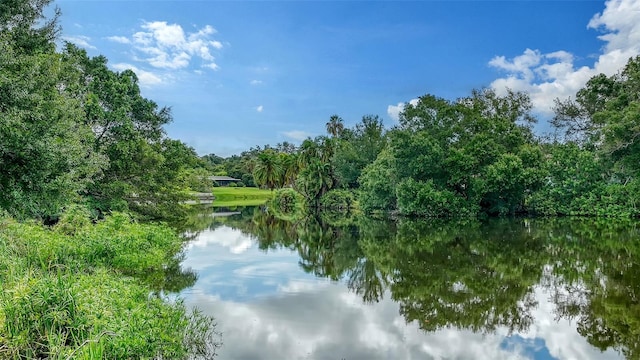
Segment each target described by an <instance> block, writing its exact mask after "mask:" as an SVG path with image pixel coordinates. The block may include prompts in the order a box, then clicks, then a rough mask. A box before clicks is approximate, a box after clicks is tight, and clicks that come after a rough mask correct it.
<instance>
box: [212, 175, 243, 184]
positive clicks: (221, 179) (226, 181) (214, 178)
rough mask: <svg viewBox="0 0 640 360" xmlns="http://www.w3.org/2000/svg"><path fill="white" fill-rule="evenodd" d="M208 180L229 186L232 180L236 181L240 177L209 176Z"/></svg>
mask: <svg viewBox="0 0 640 360" xmlns="http://www.w3.org/2000/svg"><path fill="white" fill-rule="evenodd" d="M209 180H211V181H215V182H216V183H217V184H218V185H220V186H229V184H231V183H232V182H233V183H235V182H238V181H240V179H236V178H232V177H230V176H209Z"/></svg>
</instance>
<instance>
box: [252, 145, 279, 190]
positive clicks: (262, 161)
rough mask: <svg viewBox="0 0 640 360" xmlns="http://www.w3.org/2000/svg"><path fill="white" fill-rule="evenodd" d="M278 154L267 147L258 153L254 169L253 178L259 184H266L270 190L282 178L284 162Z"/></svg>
mask: <svg viewBox="0 0 640 360" xmlns="http://www.w3.org/2000/svg"><path fill="white" fill-rule="evenodd" d="M279 160H280V158H279V157H278V154H277V153H276V152H275V151H273V150H272V149H267V150H265V151H263V152H261V153H260V154H259V155H258V159H257V162H256V164H255V167H254V169H253V178H254V180H255V182H256V184H257V185H258V186H266V187H267V188H268V189H269V190H273V189H275V188H276V187H277V186H278V185H279V184H280V182H281V179H282V164H281V163H280V161H279Z"/></svg>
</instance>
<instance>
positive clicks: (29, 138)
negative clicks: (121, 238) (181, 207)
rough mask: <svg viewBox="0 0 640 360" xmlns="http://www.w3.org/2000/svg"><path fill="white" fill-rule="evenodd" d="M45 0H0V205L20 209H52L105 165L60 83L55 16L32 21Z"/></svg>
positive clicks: (46, 214) (33, 212) (49, 212)
mask: <svg viewBox="0 0 640 360" xmlns="http://www.w3.org/2000/svg"><path fill="white" fill-rule="evenodd" d="M48 3H49V1H18V0H11V1H8V2H2V4H0V10H1V11H0V169H2V171H1V172H0V208H2V209H5V210H7V211H9V213H11V214H12V215H14V216H18V217H36V218H51V217H55V216H56V215H57V214H58V213H59V212H60V210H61V209H62V207H63V206H65V205H66V204H68V203H70V202H73V201H78V194H79V193H81V192H83V191H84V190H86V189H87V187H88V186H90V184H91V182H92V181H93V178H94V177H95V176H96V175H98V174H99V173H100V171H101V170H102V169H103V168H104V167H105V165H106V162H105V158H104V157H103V156H101V155H100V154H98V153H97V152H95V151H94V149H93V147H92V146H91V144H92V139H93V134H92V132H91V129H90V128H89V127H88V126H87V125H86V124H84V123H83V121H82V117H83V113H82V105H81V102H79V101H77V100H76V99H74V98H72V97H70V96H68V94H67V93H65V92H64V91H62V90H61V89H64V86H65V80H66V79H67V77H68V75H69V74H68V73H67V72H66V70H67V69H66V68H65V67H64V66H63V59H62V58H61V56H60V55H59V54H56V53H55V52H53V49H54V43H53V40H54V39H55V36H56V34H57V21H56V18H55V17H54V18H53V19H52V20H50V21H46V22H45V23H44V25H42V26H41V27H39V28H38V27H36V26H37V23H38V21H40V20H41V19H43V9H44V7H45V6H46V5H47V4H48Z"/></svg>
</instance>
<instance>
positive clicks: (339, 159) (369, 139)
mask: <svg viewBox="0 0 640 360" xmlns="http://www.w3.org/2000/svg"><path fill="white" fill-rule="evenodd" d="M386 140H387V138H386V133H385V130H384V126H383V125H382V120H381V119H380V118H379V117H378V116H372V115H366V116H363V117H362V120H361V122H359V123H358V124H356V126H355V128H354V129H353V130H352V129H346V130H344V131H342V134H341V135H340V138H339V140H338V141H337V144H336V149H335V154H334V156H333V158H332V163H333V165H334V168H335V177H336V179H337V182H338V183H339V184H340V186H344V187H347V188H357V187H358V177H359V176H360V174H362V170H363V169H364V168H365V167H366V166H367V165H369V164H371V163H373V161H374V160H375V159H376V157H377V156H378V154H379V153H380V151H382V149H383V148H384V147H385V145H386Z"/></svg>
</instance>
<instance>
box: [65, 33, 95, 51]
mask: <svg viewBox="0 0 640 360" xmlns="http://www.w3.org/2000/svg"><path fill="white" fill-rule="evenodd" d="M62 40H64V41H67V42H70V43H73V44H76V45H78V46H80V47H83V48H85V49H95V48H96V47H95V46H93V45H91V44H90V43H89V41H91V38H90V37H88V36H84V35H71V36H63V37H62Z"/></svg>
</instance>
